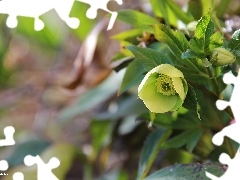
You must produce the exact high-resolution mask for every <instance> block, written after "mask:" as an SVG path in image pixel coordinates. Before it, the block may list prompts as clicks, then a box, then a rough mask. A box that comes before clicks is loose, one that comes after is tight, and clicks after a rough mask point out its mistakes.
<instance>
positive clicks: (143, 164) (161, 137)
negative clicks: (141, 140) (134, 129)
mask: <svg viewBox="0 0 240 180" xmlns="http://www.w3.org/2000/svg"><path fill="white" fill-rule="evenodd" d="M170 134H171V132H170V131H165V130H163V129H157V130H155V131H154V132H152V133H151V134H150V135H149V136H148V138H147V140H146V142H145V144H144V147H143V150H142V154H141V158H140V163H139V168H138V178H137V179H143V178H144V177H145V176H146V175H147V173H148V171H149V169H150V167H151V165H152V163H153V161H154V160H155V158H156V156H157V154H158V153H159V151H160V148H161V146H162V144H163V143H164V142H165V140H166V139H167V138H168V137H169V136H170Z"/></svg>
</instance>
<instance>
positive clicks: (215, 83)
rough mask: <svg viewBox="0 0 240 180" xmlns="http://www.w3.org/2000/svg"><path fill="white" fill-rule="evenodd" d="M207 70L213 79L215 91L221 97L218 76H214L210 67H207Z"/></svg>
mask: <svg viewBox="0 0 240 180" xmlns="http://www.w3.org/2000/svg"><path fill="white" fill-rule="evenodd" d="M207 72H208V75H209V77H210V79H211V81H212V85H213V89H214V92H215V94H216V95H217V96H218V97H219V96H220V92H219V89H218V82H217V80H216V78H215V77H214V75H213V73H212V71H211V69H210V67H207Z"/></svg>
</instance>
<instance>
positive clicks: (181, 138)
mask: <svg viewBox="0 0 240 180" xmlns="http://www.w3.org/2000/svg"><path fill="white" fill-rule="evenodd" d="M197 131H200V129H190V130H187V131H184V132H183V133H181V134H180V135H177V136H175V137H173V138H172V139H170V140H169V141H168V142H166V143H165V144H164V145H163V148H180V147H182V146H184V145H186V144H188V143H190V141H192V140H193V139H194V137H195V136H196V132H197ZM194 143H195V142H194ZM194 143H192V144H190V146H189V148H192V147H193V145H194ZM195 145H196V144H195Z"/></svg>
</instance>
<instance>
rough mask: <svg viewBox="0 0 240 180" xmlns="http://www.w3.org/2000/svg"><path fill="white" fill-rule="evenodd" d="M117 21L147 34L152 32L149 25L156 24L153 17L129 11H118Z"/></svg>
mask: <svg viewBox="0 0 240 180" xmlns="http://www.w3.org/2000/svg"><path fill="white" fill-rule="evenodd" d="M117 19H118V20H121V21H123V22H125V23H128V24H130V25H132V26H133V27H135V28H140V29H142V30H144V31H148V32H153V28H152V27H151V26H150V25H152V24H157V23H158V21H157V20H156V19H154V18H153V17H151V16H149V15H147V14H144V13H141V12H139V11H135V10H130V9H123V10H120V11H118V16H117Z"/></svg>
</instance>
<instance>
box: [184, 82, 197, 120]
mask: <svg viewBox="0 0 240 180" xmlns="http://www.w3.org/2000/svg"><path fill="white" fill-rule="evenodd" d="M183 107H185V108H186V109H188V110H190V111H193V112H195V113H196V114H197V115H198V118H199V119H200V115H199V113H198V108H197V97H196V93H195V91H194V89H193V87H192V86H191V85H190V84H188V92H187V96H186V99H185V100H184V103H183Z"/></svg>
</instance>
